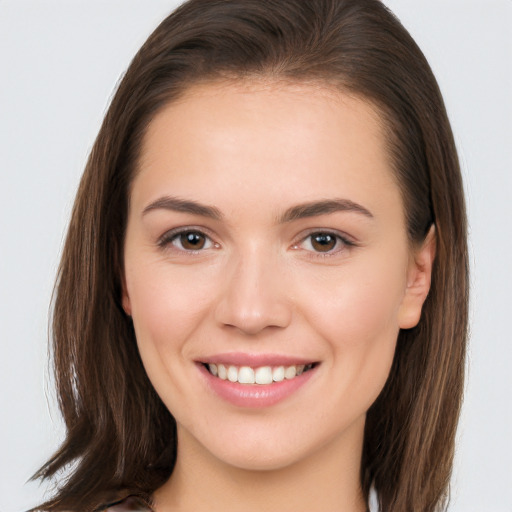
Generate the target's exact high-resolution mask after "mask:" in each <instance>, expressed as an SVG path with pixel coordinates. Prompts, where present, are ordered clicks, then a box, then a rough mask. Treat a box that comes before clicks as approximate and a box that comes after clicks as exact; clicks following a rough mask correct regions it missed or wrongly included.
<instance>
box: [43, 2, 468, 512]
mask: <svg viewBox="0 0 512 512" xmlns="http://www.w3.org/2000/svg"><path fill="white" fill-rule="evenodd" d="M466 323H467V253H466V220H465V208H464V198H463V193H462V184H461V177H460V171H459V168H458V162H457V156H456V151H455V147H454V143H453V138H452V134H451V130H450V126H449V123H448V120H447V116H446V112H445V109H444V106H443V101H442V98H441V95H440V93H439V90H438V87H437V84H436V82H435V79H434V77H433V75H432V73H431V71H430V68H429V66H428V64H427V62H426V61H425V58H424V57H423V55H422V54H421V52H420V50H419V49H418V48H417V46H416V45H415V43H414V42H413V41H412V39H411V38H410V36H409V35H408V33H407V32H406V31H405V29H404V28H403V27H402V26H401V25H400V24H399V22H398V21H397V20H396V19H395V18H394V17H393V15H392V14H391V13H390V12H389V11H387V10H386V8H385V7H384V6H383V5H382V4H381V3H380V2H379V1H377V0H357V1H356V0H318V1H314V2H305V1H304V0H301V1H299V0H286V1H282V2H270V1H269V2H267V1H261V0H226V1H219V2H217V1H213V2H212V1H206V0H192V1H189V2H187V3H185V4H184V5H183V6H182V7H180V8H179V9H178V10H177V11H176V12H175V13H173V14H172V15H171V16H169V17H168V18H167V19H166V20H164V21H163V22H162V24H161V25H160V26H159V27H158V28H157V29H156V30H155V32H154V33H153V34H152V35H151V36H150V38H149V39H148V41H147V42H146V43H145V44H144V46H143V47H142V49H141V50H140V51H139V53H138V54H137V55H136V57H135V58H134V60H133V62H132V64H131V66H130V68H129V69H128V71H127V73H126V75H125V77H124V78H123V80H122V82H121V84H120V86H119V89H118V91H117V93H116V95H115V97H114V98H113V101H112V104H111V106H110V108H109V110H108V112H107V115H106V117H105V120H104V123H103V126H102V128H101V130H100V133H99V135H98V138H97V140H96V143H95V145H94V148H93V150H92V153H91V156H90V159H89V162H88V164H87V168H86V170H85V173H84V176H83V179H82V183H81V186H80V189H79V192H78V196H77V199H76V203H75V207H74V210H73V215H72V220H71V224H70V228H69V232H68V237H67V241H66V246H65V249H64V253H63V259H62V263H61V268H60V274H59V280H58V285H57V291H56V299H55V311H54V322H53V333H54V351H55V362H56V370H57V385H58V390H59V396H60V401H61V408H62V412H63V415H64V418H65V421H66V425H67V428H68V436H67V438H66V440H65V442H64V444H63V446H62V447H61V449H60V450H59V452H58V453H57V454H56V455H55V456H54V457H53V458H52V459H51V460H50V461H49V462H48V463H47V464H46V465H45V466H44V467H43V468H42V469H41V471H40V472H39V473H38V476H40V477H45V478H49V477H52V476H54V475H55V474H56V472H57V471H60V470H62V469H63V468H65V467H67V466H68V465H69V464H73V466H72V468H73V469H72V471H71V472H70V476H69V478H68V479H67V480H66V481H65V483H64V484H63V485H62V486H61V488H60V490H59V491H58V492H57V494H56V496H55V497H54V498H53V499H51V500H50V501H49V502H48V503H46V504H44V505H42V506H41V507H40V510H51V511H57V510H103V509H105V508H110V509H111V510H130V509H134V510H136V509H140V510H144V509H146V508H148V509H153V510H155V511H156V512H166V511H167V510H216V509H219V510H220V509H222V510H239V509H241V507H242V506H243V507H244V509H246V510H252V509H255V510H256V509H258V510H261V509H266V510H278V509H279V510H283V509H284V510H286V509H293V510H302V509H304V510H350V511H352V510H353V511H361V510H363V511H364V510H366V509H367V507H368V503H369V501H370V497H371V498H372V499H373V501H378V507H379V510H381V511H383V512H385V511H393V512H398V511H410V510H415V511H416V510H418V511H434V510H439V509H440V508H441V507H442V506H443V504H444V502H445V499H446V496H447V486H448V482H449V476H450V472H451V465H452V457H453V444H454V434H455V429H456V425H457V419H458V413H459V408H460V400H461V392H462V380H463V373H464V351H465V338H466ZM376 505H377V504H376V503H373V504H372V507H374V510H376V508H375V507H376Z"/></svg>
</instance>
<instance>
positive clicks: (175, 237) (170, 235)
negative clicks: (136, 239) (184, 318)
mask: <svg viewBox="0 0 512 512" xmlns="http://www.w3.org/2000/svg"><path fill="white" fill-rule="evenodd" d="M187 234H190V235H199V236H202V237H204V238H205V240H206V242H205V243H206V244H209V246H208V247H206V248H205V247H201V248H200V249H197V250H193V249H186V248H184V247H183V245H182V244H181V242H180V245H181V247H177V246H176V245H175V244H174V242H176V241H179V240H180V237H181V236H183V235H187ZM314 236H327V237H332V238H334V240H335V246H334V249H330V250H328V251H325V252H322V251H315V250H314V248H312V249H304V250H305V251H307V252H309V253H311V254H312V255H313V257H319V258H326V257H331V256H336V255H337V254H338V253H339V252H341V251H343V250H344V249H347V248H350V247H354V246H356V244H355V243H354V242H353V241H351V240H349V239H348V237H346V236H343V235H341V234H340V233H338V232H334V231H329V230H315V231H310V232H309V233H308V234H307V235H306V236H304V237H302V238H301V239H300V240H299V241H298V242H296V243H294V244H293V245H292V249H294V250H300V249H301V245H302V244H304V243H305V242H307V241H308V240H309V241H310V242H309V243H310V244H312V238H313V237H314ZM169 245H172V246H174V249H175V250H177V251H182V252H186V253H190V254H198V253H200V252H203V251H205V250H207V249H216V248H219V247H220V245H219V244H218V243H216V242H214V241H213V240H212V238H211V237H210V236H209V235H207V234H206V233H205V232H204V230H203V229H202V228H194V227H187V228H176V229H173V230H171V231H168V232H166V233H165V234H164V235H162V236H161V237H160V238H159V240H158V246H159V247H161V248H167V247H168V246H169ZM340 246H341V247H340Z"/></svg>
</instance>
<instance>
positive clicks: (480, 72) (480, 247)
mask: <svg viewBox="0 0 512 512" xmlns="http://www.w3.org/2000/svg"><path fill="white" fill-rule="evenodd" d="M386 3H387V4H388V5H389V6H390V7H391V8H392V9H393V10H394V11H395V13H396V14H397V15H398V16H399V18H400V19H401V20H402V22H403V23H404V25H405V26H406V27H407V28H408V29H409V30H410V31H411V33H412V35H413V36H414V37H415V38H416V40H417V41H418V43H419V44H420V46H421V47H422V49H423V51H424V52H425V54H426V55H427V58H428V59H429V61H430V63H431V65H432V67H433V69H434V72H435V73H436V75H437V77H438V80H439V82H440V85H441V89H442V91H443V93H444V96H445V100H446V103H447V107H448V111H449V114H450V118H451V120H452V123H453V128H454V131H455V134H456V139H457V143H458V147H459V150H460V157H461V161H462V166H463V172H464V178H465V181H466V189H467V202H468V208H469V218H470V237H471V240H470V242H471V250H472V267H473V268H472V294H473V295H472V322H471V325H472V327H471V331H472V336H471V344H470V352H469V364H468V375H469V379H468V383H467V393H466V400H465V406H464V410H463V415H462V421H461V425H460V429H459V435H458V445H457V455H456V467H455V473H454V478H453V486H452V503H451V506H450V512H502V511H503V512H505V511H507V512H510V511H512V497H511V490H512V470H511V461H512V407H511V399H510V394H511V392H512V371H511V370H510V367H511V366H512V339H511V336H510V329H509V319H510V317H511V316H512V315H511V314H512V308H511V305H510V304H511V300H510V290H511V289H512V271H511V263H512V259H511V253H512V229H511V227H512V222H511V220H510V218H511V216H512V206H511V204H512V202H511V197H512V35H511V34H512V1H511V0H472V1H471V0H437V1H436V0H388V1H387V2H386ZM176 4H177V2H176V1H175V0H174V1H173V0H151V1H148V0H146V1H143V0H116V1H114V0H108V1H107V0H87V1H80V0H61V1H56V0H53V1H52V0H0V342H1V352H0V354H1V356H0V383H1V395H0V422H1V423H0V471H1V474H0V512H18V511H21V510H24V509H26V508H28V507H29V506H32V505H35V504H36V503H37V501H38V500H39V499H41V497H42V495H43V491H44V487H39V486H38V485H37V484H27V485H24V482H25V481H26V480H27V479H28V478H29V476H30V475H31V474H32V473H33V472H34V471H35V470H36V469H37V468H38V466H39V465H40V464H42V463H43V462H44V461H45V459H46V458H47V457H48V456H49V455H50V454H51V453H52V452H53V450H54V449H55V448H56V447H57V446H58V443H59V441H60V440H61V439H62V435H63V430H62V425H61V423H60V419H59V416H58V412H57V409H56V407H55V405H54V404H55V402H54V397H53V395H52V391H51V383H50V384H48V382H49V376H48V371H47V361H46V338H47V311H48V303H49V301H50V296H51V290H52V284H53V279H54V275H55V272H56V269H57V265H58V260H59V252H60V250H61V246H62V240H63V237H64V233H65V229H66V223H67V221H68V218H69V213H70V209H71V205H72V201H73V197H74V194H75V191H76V187H77V183H78V179H79V177H80V174H81V171H82V169H83V166H84V163H85V160H86V157H87V154H88V151H89V150H90V148H91V145H92V143H93V140H94V137H95V134H96V132H97V130H98V128H99V124H100V122H101V119H102V117H103V114H104V111H105V109H106V106H107V104H108V100H109V98H110V95H111V93H112V91H113V89H114V86H115V84H116V82H117V81H118V79H119V77H120V75H121V73H122V72H123V70H124V69H125V68H126V67H127V65H128V63H129V61H130V59H131V57H132V56H133V54H134V53H135V51H136V50H137V49H138V47H139V46H140V45H141V44H142V43H143V41H144V40H145V38H146V37H147V36H148V35H149V33H150V32H151V31H152V29H153V28H154V27H155V26H156V24H157V23H158V22H159V21H160V20H161V19H162V18H163V17H164V15H166V14H167V13H168V12H169V11H170V10H172V8H173V7H174V6H175V5H176Z"/></svg>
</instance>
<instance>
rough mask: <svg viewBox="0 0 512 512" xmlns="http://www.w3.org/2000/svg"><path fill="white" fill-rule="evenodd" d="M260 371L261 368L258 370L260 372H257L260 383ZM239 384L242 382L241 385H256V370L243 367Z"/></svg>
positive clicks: (239, 375) (240, 371) (239, 376)
mask: <svg viewBox="0 0 512 512" xmlns="http://www.w3.org/2000/svg"><path fill="white" fill-rule="evenodd" d="M260 369H261V368H258V370H256V382H258V371H259V370H260ZM238 382H240V384H254V382H255V378H254V370H253V369H252V368H249V366H242V367H241V368H240V370H238ZM258 384H261V382H258Z"/></svg>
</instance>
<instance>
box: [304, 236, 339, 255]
mask: <svg viewBox="0 0 512 512" xmlns="http://www.w3.org/2000/svg"><path fill="white" fill-rule="evenodd" d="M310 239H311V247H312V248H313V250H315V251H317V252H329V251H332V250H333V249H334V248H335V247H336V244H337V242H338V238H337V237H336V236H334V235H331V234H330V233H314V234H313V235H310Z"/></svg>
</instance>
